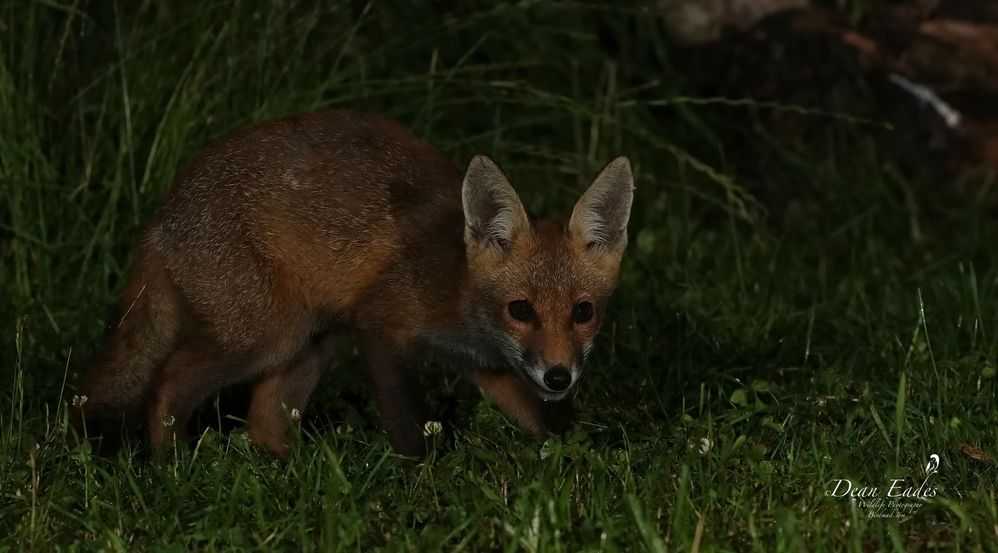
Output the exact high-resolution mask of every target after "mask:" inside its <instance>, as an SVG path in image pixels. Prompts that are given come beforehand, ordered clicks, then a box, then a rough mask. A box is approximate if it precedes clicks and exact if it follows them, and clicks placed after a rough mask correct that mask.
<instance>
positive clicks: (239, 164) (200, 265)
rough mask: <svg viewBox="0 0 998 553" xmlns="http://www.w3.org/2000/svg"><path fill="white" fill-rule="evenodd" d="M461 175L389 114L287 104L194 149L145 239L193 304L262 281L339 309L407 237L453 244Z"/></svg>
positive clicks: (400, 252)
mask: <svg viewBox="0 0 998 553" xmlns="http://www.w3.org/2000/svg"><path fill="white" fill-rule="evenodd" d="M461 179H462V174H461V172H460V170H459V169H458V168H457V167H456V166H455V165H454V164H453V163H452V162H451V161H450V160H448V159H447V158H446V157H444V156H443V155H441V154H440V153H439V152H437V151H436V150H435V149H434V148H433V147H432V146H430V145H429V144H427V143H426V142H425V141H423V140H421V139H420V138H418V137H416V136H415V135H414V134H412V132H411V131H409V130H408V129H407V128H405V127H403V126H402V125H400V124H398V123H396V122H394V121H392V120H390V119H387V118H384V117H380V116H375V115H369V114H362V113H356V112H350V111H345V110H328V111H323V112H318V113H310V114H304V115H298V116H292V117H287V118H283V119H278V120H274V121H268V122H265V123H262V124H259V125H255V126H252V127H249V128H247V129H245V130H242V131H239V132H237V133H235V134H233V135H231V136H229V137H227V138H225V139H223V140H221V141H220V142H218V143H216V144H214V145H212V146H211V147H209V148H208V149H207V150H206V151H204V152H203V153H202V154H200V155H199V156H197V157H196V158H195V159H194V160H193V161H192V163H191V164H190V166H189V167H188V169H187V170H186V171H185V173H184V174H183V175H182V176H181V178H180V180H179V181H178V182H177V184H176V186H175V188H174V190H173V191H172V192H171V194H170V196H169V198H168V199H167V201H166V203H165V204H164V207H163V209H162V211H161V213H160V217H159V219H158V221H157V223H155V224H154V226H153V229H152V239H153V240H154V242H155V243H156V245H157V246H158V247H159V248H160V249H161V251H162V252H163V254H164V255H165V256H166V257H167V260H168V267H169V269H170V272H171V275H172V277H173V278H174V280H175V281H176V282H177V284H178V285H179V286H181V287H183V288H189V289H191V290H193V291H194V295H195V296H203V297H204V298H203V300H202V301H203V302H204V303H206V304H207V305H204V307H205V308H208V309H218V308H224V307H225V305H220V304H219V303H220V302H222V301H224V300H225V298H226V297H227V296H231V295H232V294H233V292H234V291H235V292H239V291H245V290H247V289H252V288H253V287H254V286H259V285H261V284H264V285H270V286H273V287H277V288H280V289H282V290H283V291H284V292H285V293H286V294H288V295H289V296H291V297H292V298H294V299H300V300H301V301H303V302H304V303H306V304H308V305H310V306H314V307H317V308H320V309H325V310H343V309H348V308H349V307H350V306H351V305H353V304H354V303H356V302H357V301H359V300H360V299H361V296H362V295H363V293H364V291H365V290H366V289H368V288H369V287H370V286H371V285H372V284H373V283H374V282H376V281H377V280H378V278H379V277H380V275H382V274H383V273H385V272H386V270H387V269H388V268H390V267H397V266H398V264H399V263H401V262H403V261H404V260H405V259H406V258H409V257H411V256H412V250H413V249H420V248H423V247H424V246H425V245H426V244H427V243H434V244H435V246H436V247H438V248H444V249H445V250H446V249H447V247H448V246H451V245H452V246H453V248H451V249H452V250H454V251H460V250H461V249H462V241H461V240H462V239H461V232H462V228H463V222H462V211H461V199H460V189H461ZM428 270H432V269H428ZM437 270H438V271H439V270H440V268H437ZM239 279H242V280H244V281H245V282H233V281H234V280H236V281H238V280H239ZM260 279H263V280H266V281H267V282H265V283H260V282H256V281H257V280H260ZM234 284H235V285H234Z"/></svg>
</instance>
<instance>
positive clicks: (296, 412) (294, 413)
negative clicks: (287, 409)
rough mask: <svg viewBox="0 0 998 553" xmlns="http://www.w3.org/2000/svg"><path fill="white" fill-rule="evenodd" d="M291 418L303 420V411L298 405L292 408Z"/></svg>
mask: <svg viewBox="0 0 998 553" xmlns="http://www.w3.org/2000/svg"><path fill="white" fill-rule="evenodd" d="M291 420H293V421H295V422H298V421H300V420H301V411H299V410H298V408H297V407H294V408H292V409H291Z"/></svg>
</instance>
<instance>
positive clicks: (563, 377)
mask: <svg viewBox="0 0 998 553" xmlns="http://www.w3.org/2000/svg"><path fill="white" fill-rule="evenodd" d="M544 383H545V384H547V385H548V388H551V389H552V390H554V391H556V392H562V391H565V390H567V389H568V387H569V386H571V385H572V373H570V372H568V369H566V368H565V367H562V366H560V365H559V366H557V367H551V368H550V369H548V372H546V373H544Z"/></svg>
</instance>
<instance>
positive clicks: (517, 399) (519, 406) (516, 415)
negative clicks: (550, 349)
mask: <svg viewBox="0 0 998 553" xmlns="http://www.w3.org/2000/svg"><path fill="white" fill-rule="evenodd" d="M472 380H473V381H474V382H475V384H476V385H478V387H479V388H480V389H481V390H482V393H483V394H485V396H486V397H488V398H489V399H490V400H492V401H493V402H494V403H495V404H496V405H497V406H498V407H499V409H500V410H501V411H502V412H503V413H506V415H507V416H509V417H510V418H512V419H513V420H514V421H516V423H517V424H519V425H520V427H521V428H523V429H524V430H526V431H527V432H529V433H530V434H532V435H533V436H535V437H537V438H540V439H543V438H546V437H547V435H548V434H549V433H553V434H561V433H564V432H565V431H566V430H568V429H569V428H571V426H572V423H573V422H574V419H575V409H574V408H573V407H572V400H571V399H568V398H566V399H563V400H561V401H543V400H541V399H540V398H538V397H537V395H536V394H535V393H534V392H533V390H531V389H530V386H529V385H528V384H527V383H525V382H523V380H522V379H521V378H519V377H517V376H516V375H515V374H513V373H511V372H508V371H476V372H474V373H472Z"/></svg>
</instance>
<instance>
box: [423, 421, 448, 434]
mask: <svg viewBox="0 0 998 553" xmlns="http://www.w3.org/2000/svg"><path fill="white" fill-rule="evenodd" d="M443 431H444V425H442V424H440V423H439V422H437V421H426V424H424V425H423V436H436V435H437V434H440V433H441V432H443Z"/></svg>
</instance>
